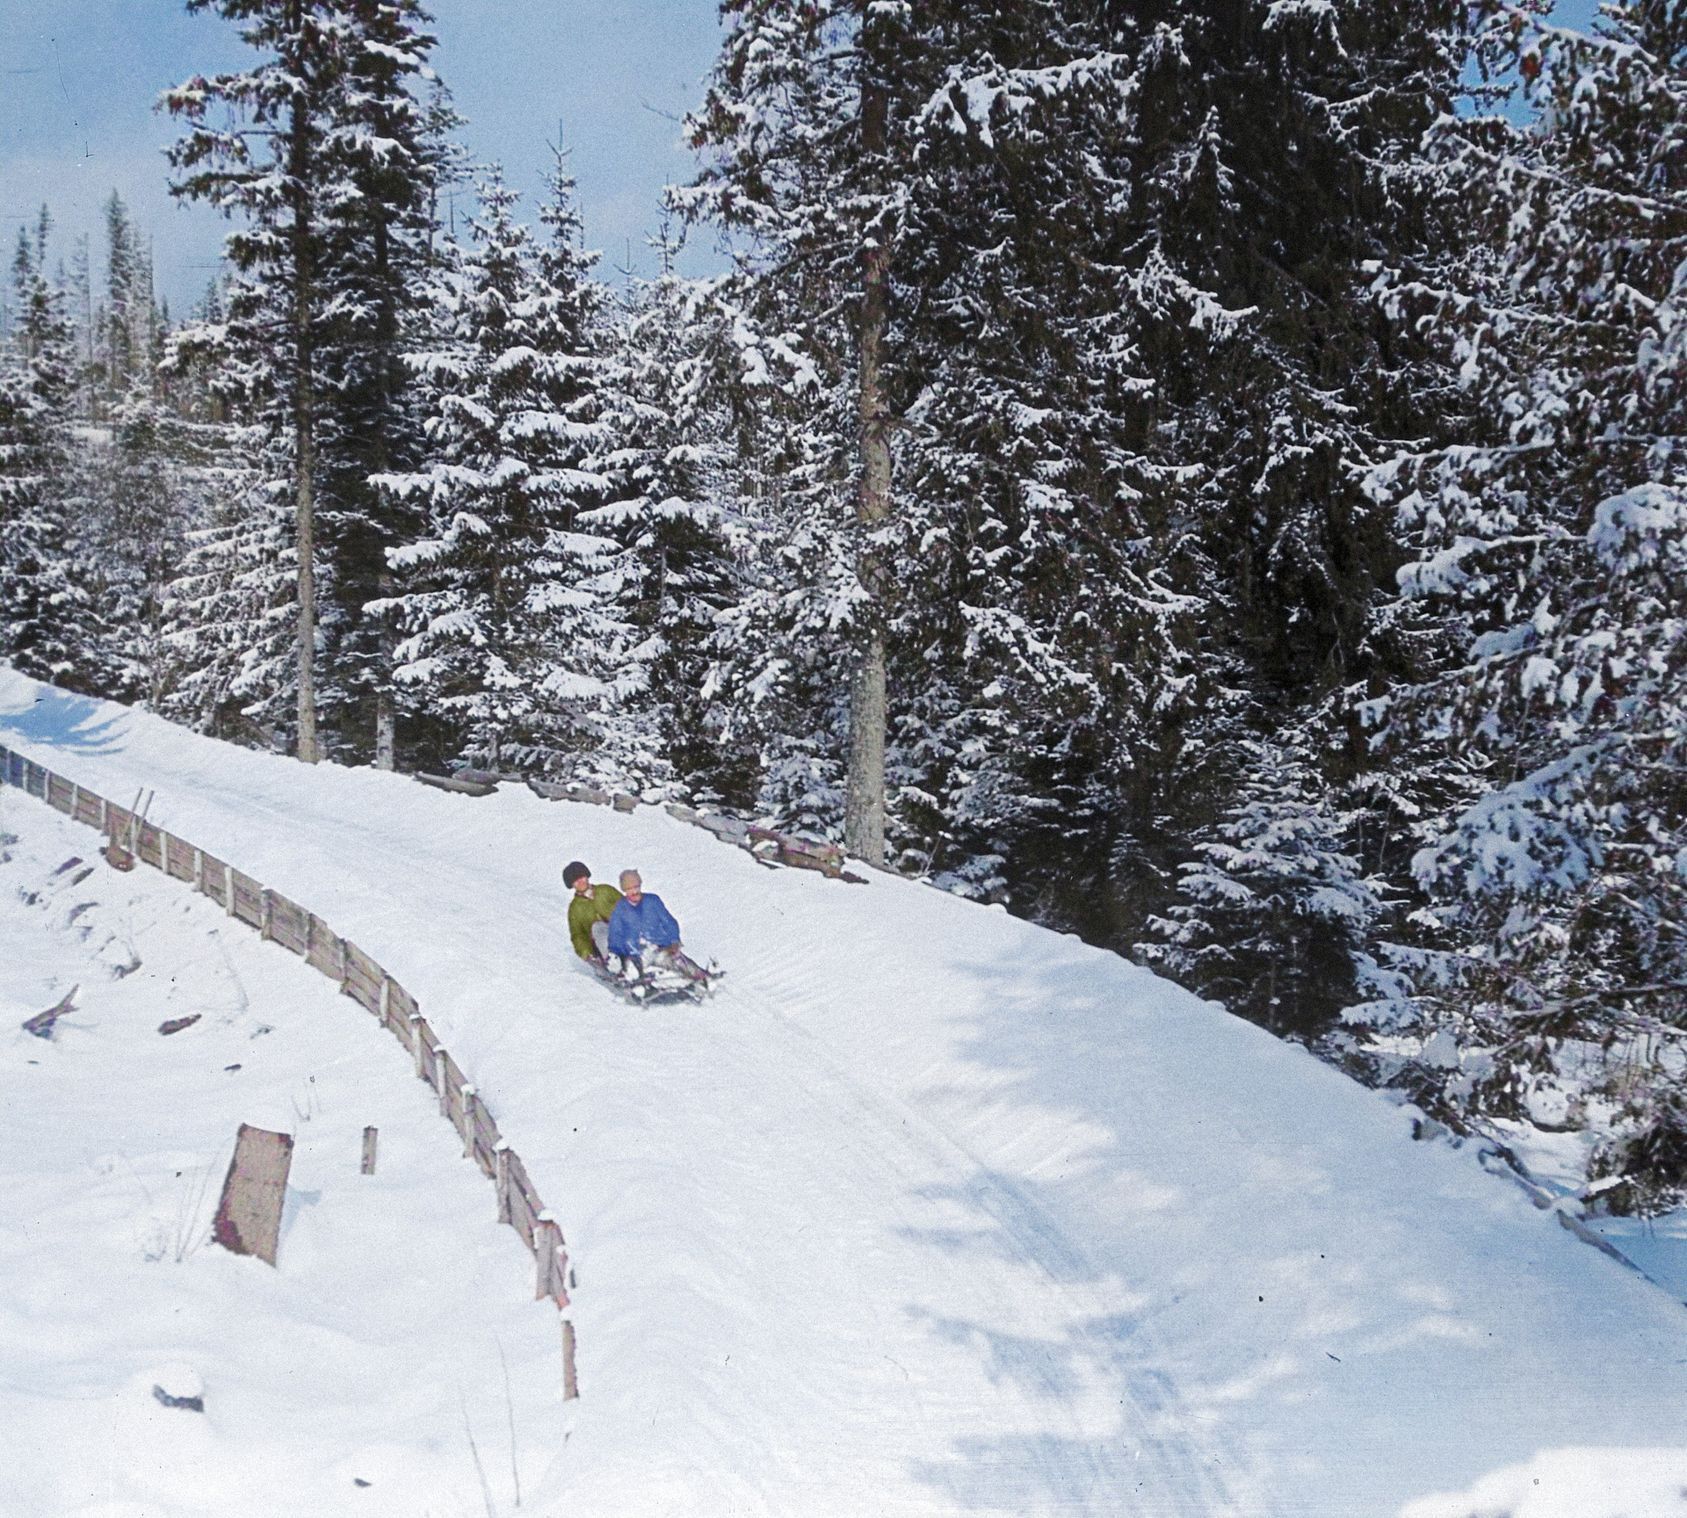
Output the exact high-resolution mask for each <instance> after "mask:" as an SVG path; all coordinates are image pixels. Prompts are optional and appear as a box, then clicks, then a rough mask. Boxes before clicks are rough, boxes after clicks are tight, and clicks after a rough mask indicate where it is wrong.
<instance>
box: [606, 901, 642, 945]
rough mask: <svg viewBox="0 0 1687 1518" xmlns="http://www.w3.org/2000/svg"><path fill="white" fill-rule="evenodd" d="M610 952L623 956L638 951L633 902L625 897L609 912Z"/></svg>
mask: <svg viewBox="0 0 1687 1518" xmlns="http://www.w3.org/2000/svg"><path fill="white" fill-rule="evenodd" d="M609 952H610V953H611V954H619V955H621V956H622V957H623V958H625V957H626V956H628V955H632V954H637V953H638V927H637V925H636V924H635V923H634V922H633V909H632V904H631V903H630V902H629V901H628V900H627V899H626V898H625V897H622V898H621V900H620V901H618V902H616V903H615V910H614V911H613V912H611V913H610V914H609Z"/></svg>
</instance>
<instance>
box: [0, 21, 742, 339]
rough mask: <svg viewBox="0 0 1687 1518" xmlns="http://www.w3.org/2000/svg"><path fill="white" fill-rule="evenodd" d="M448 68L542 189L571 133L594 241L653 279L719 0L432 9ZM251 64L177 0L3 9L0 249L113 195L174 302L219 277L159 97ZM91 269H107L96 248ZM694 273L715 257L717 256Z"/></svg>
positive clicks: (484, 146)
mask: <svg viewBox="0 0 1687 1518" xmlns="http://www.w3.org/2000/svg"><path fill="white" fill-rule="evenodd" d="M433 9H434V10H435V12H436V16H437V25H436V28H435V29H436V31H437V33H438V35H439V39H440V46H439V50H438V52H437V53H436V54H435V63H436V66H437V67H438V69H439V72H440V74H441V75H442V76H443V78H444V79H445V81H446V83H447V84H449V85H450V86H451V89H452V91H453V93H454V94H455V96H456V99H457V104H458V107H459V109H461V110H462V111H463V113H464V114H465V115H467V116H468V118H469V125H468V128H467V129H466V131H465V134H464V135H465V137H466V140H467V142H468V146H469V148H470V151H471V152H473V153H474V154H475V155H476V156H477V157H480V158H482V159H496V160H498V161H500V162H502V163H503V164H504V166H505V168H506V170H507V172H508V175H509V178H510V180H511V181H512V183H513V184H515V185H516V187H517V188H519V189H523V190H526V191H529V192H531V191H533V190H535V189H536V188H537V186H538V182H539V176H540V174H541V172H542V171H543V169H544V167H545V165H546V164H547V163H548V161H549V151H548V148H547V146H546V143H547V142H548V141H550V140H554V138H555V136H556V132H557V126H558V123H559V122H560V123H561V125H562V130H563V135H564V142H565V144H566V145H567V146H568V147H569V148H570V149H571V152H572V162H573V166H574V171H575V173H576V175H577V176H578V178H579V181H580V199H581V207H582V211H583V213H584V216H585V220H586V235H587V239H588V241H589V242H590V244H591V245H592V246H593V247H598V248H602V249H603V250H604V255H605V260H606V262H607V263H614V264H620V263H623V262H624V261H625V260H626V257H627V253H628V250H629V246H630V248H631V253H632V257H633V261H634V263H635V264H636V265H638V266H640V267H645V268H648V266H649V259H648V255H647V254H646V250H645V249H644V247H643V238H644V237H645V235H646V234H647V233H648V231H649V230H650V229H651V228H652V227H653V226H654V225H655V222H656V205H657V201H658V198H659V197H660V195H661V191H662V186H663V185H664V184H666V183H668V182H669V181H671V180H674V179H683V178H684V177H686V176H687V174H688V173H689V171H690V156H689V154H688V153H687V152H686V151H685V150H684V149H683V148H681V147H680V145H679V125H678V121H677V119H676V118H678V117H679V116H680V115H682V114H683V113H684V112H685V111H686V110H687V109H688V108H689V107H690V106H692V105H694V104H695V103H696V102H697V101H698V100H699V99H700V98H701V94H702V86H701V80H702V78H703V75H704V74H705V73H706V72H707V71H708V69H709V66H710V64H711V63H712V62H713V59H714V55H715V50H716V46H717V43H718V39H719V36H720V31H719V25H718V21H717V18H716V7H715V0H435V4H434V6H433ZM248 57H250V55H249V54H247V52H246V50H245V49H244V48H243V47H242V46H241V45H240V43H239V40H238V39H237V38H236V37H235V35H234V32H233V29H232V28H230V27H228V26H226V25H225V24H224V23H223V22H221V21H219V20H217V19H215V18H214V17H212V16H210V15H206V14H201V15H198V16H188V15H186V14H185V12H184V11H183V8H182V6H181V4H180V3H179V0H0V238H3V239H4V241H3V243H0V247H3V249H4V257H5V259H6V261H7V262H9V260H10V251H11V246H12V244H13V242H14V241H15V240H16V238H17V227H18V223H19V221H20V220H23V219H29V220H33V218H34V216H35V212H36V209H37V208H38V207H39V206H40V204H41V203H42V202H43V201H46V202H48V203H49V204H50V205H51V206H52V207H53V211H54V214H55V215H56V216H57V218H58V220H59V223H60V229H61V231H62V232H63V233H64V234H65V236H64V237H63V238H62V239H61V241H60V247H61V250H64V251H68V248H69V239H70V237H71V236H73V235H75V234H77V233H81V232H87V231H95V230H96V229H97V227H98V225H99V220H100V207H101V205H102V204H103V203H104V201H105V199H106V197H107V196H108V195H109V194H110V193H111V191H112V189H113V188H114V187H115V188H116V189H117V191H118V193H119V194H121V195H122V196H123V198H124V200H126V201H127V202H128V203H129V205H130V207H131V209H132V210H133V211H134V213H135V215H136V217H137V219H138V220H139V221H140V222H141V223H142V224H143V226H144V227H145V228H146V229H147V230H148V231H150V232H151V234H152V236H153V240H154V254H155V259H156V267H157V272H158V281H159V286H160V289H161V290H162V291H163V292H164V294H166V295H167V296H168V297H169V299H170V301H171V303H172V305H175V306H177V307H178V309H179V308H180V307H181V306H182V305H184V304H187V303H189V302H191V301H192V300H193V299H195V298H196V297H197V296H198V295H199V293H200V292H201V291H202V290H203V289H204V287H205V285H206V284H207V283H208V282H209V280H210V278H211V276H212V274H213V273H214V272H215V267H216V259H217V250H218V248H219V246H220V245H221V241H222V236H223V232H224V230H225V224H224V223H223V222H222V221H221V219H220V218H218V217H217V216H215V215H214V214H212V213H210V212H208V211H205V210H203V209H202V208H199V207H185V206H181V205H177V204H176V203H174V202H172V201H171V199H170V197H169V195H168V194H167V192H166V190H165V172H166V165H165V163H164V159H163V156H162V151H161V150H162V149H163V147H164V146H165V144H166V143H168V142H169V141H170V140H171V139H172V137H173V136H174V126H173V124H172V123H171V121H170V120H169V118H168V117H167V116H163V115H160V114H158V113H156V112H154V111H153V109H152V103H153V101H155V100H156V99H157V97H158V93H159V91H160V90H162V89H164V88H166V87H167V86H169V85H172V84H176V83H179V82H180V81H181V80H183V79H185V78H187V77H189V76H190V75H192V74H195V73H210V72H214V71H216V70H218V69H225V68H231V67H237V66H240V65H241V64H242V63H243V62H244V61H245V60H246V58H248ZM94 241H95V253H94V257H95V261H96V267H98V260H99V258H100V256H101V255H100V252H99V237H98V236H97V235H96V237H95V240H94ZM692 261H693V262H694V263H707V262H709V255H708V251H707V249H706V248H704V249H698V250H697V251H696V252H695V253H694V254H693V258H692Z"/></svg>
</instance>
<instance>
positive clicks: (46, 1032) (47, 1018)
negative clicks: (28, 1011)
mask: <svg viewBox="0 0 1687 1518" xmlns="http://www.w3.org/2000/svg"><path fill="white" fill-rule="evenodd" d="M78 989H80V988H79V987H77V986H72V987H71V988H70V989H69V990H68V991H66V992H65V993H64V995H63V996H62V997H60V998H59V1000H58V1001H56V1002H55V1003H54V1004H53V1005H52V1006H50V1007H48V1008H47V1010H46V1011H45V1012H37V1013H36V1014H35V1016H34V1017H32V1018H30V1019H29V1020H28V1021H27V1022H25V1023H24V1025H23V1031H24V1032H25V1033H33V1034H34V1035H35V1036H36V1037H37V1038H44V1039H47V1040H48V1041H49V1042H50V1041H51V1039H52V1037H53V1028H54V1026H55V1024H57V1022H58V1020H59V1019H60V1018H61V1017H63V1016H64V1015H65V1013H67V1012H68V1011H70V1010H71V1007H72V1005H73V1004H74V1002H75V1000H76V993H77V991H78Z"/></svg>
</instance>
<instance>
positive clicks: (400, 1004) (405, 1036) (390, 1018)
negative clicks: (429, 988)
mask: <svg viewBox="0 0 1687 1518" xmlns="http://www.w3.org/2000/svg"><path fill="white" fill-rule="evenodd" d="M415 1016H416V998H415V997H414V996H412V995H411V994H410V993H409V992H408V991H406V990H405V989H404V987H403V986H401V985H399V983H398V982H397V981H396V980H389V983H388V992H387V1026H388V1027H389V1028H391V1029H392V1031H393V1034H394V1035H395V1036H396V1037H397V1039H398V1041H399V1042H400V1043H401V1044H403V1045H404V1047H405V1048H406V1049H410V1050H414V1049H415V1047H416V1025H415V1023H414V1021H412V1019H413V1018H414V1017H415Z"/></svg>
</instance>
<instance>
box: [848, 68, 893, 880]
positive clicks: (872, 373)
mask: <svg viewBox="0 0 1687 1518" xmlns="http://www.w3.org/2000/svg"><path fill="white" fill-rule="evenodd" d="M888 110H889V97H888V94H887V92H886V90H885V88H884V86H883V85H882V84H879V83H874V82H871V81H869V82H868V83H867V84H866V85H864V86H863V88H862V94H861V146H862V149H863V151H864V153H865V155H866V156H867V158H868V159H869V160H872V159H875V158H878V157H880V156H882V155H883V153H884V149H885V129H886V116H887V114H888ZM888 236H889V231H888V228H886V227H884V226H882V225H881V226H878V227H875V228H873V229H871V230H870V232H869V235H868V237H867V240H866V242H865V245H864V246H863V248H862V252H861V265H862V284H861V384H860V391H859V395H858V397H857V400H858V410H857V415H858V426H859V440H860V448H861V487H860V494H859V496H858V498H857V501H856V522H857V525H858V527H859V528H860V530H861V534H862V538H861V546H860V549H859V555H858V558H857V561H856V572H857V575H858V576H859V578H860V581H861V585H862V588H863V589H864V590H865V591H866V593H867V604H866V606H865V608H864V610H863V613H862V625H861V630H860V632H859V634H858V640H857V645H856V661H857V662H856V666H855V678H854V682H853V686H852V689H851V691H850V702H849V778H848V789H847V794H846V798H845V803H844V847H845V848H847V849H848V850H849V852H850V853H851V854H853V855H854V856H855V857H856V858H857V859H860V860H862V861H863V862H864V863H866V864H870V865H873V866H874V867H876V868H879V869H882V868H883V867H884V862H885V725H886V721H887V717H888V713H887V711H886V695H885V636H884V620H883V610H884V608H883V601H884V563H883V560H882V557H881V553H880V550H879V549H878V547H877V546H876V545H875V544H874V543H873V542H872V541H871V535H872V534H873V533H875V532H876V531H877V530H878V529H879V528H880V527H882V526H883V525H884V523H885V522H886V521H887V520H889V517H890V469H891V458H890V429H889V426H888V423H889V417H888V415H887V412H886V404H885V394H884V339H885V329H886V327H887V326H888V325H889V319H890V247H889V244H888V241H887V239H888Z"/></svg>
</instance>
